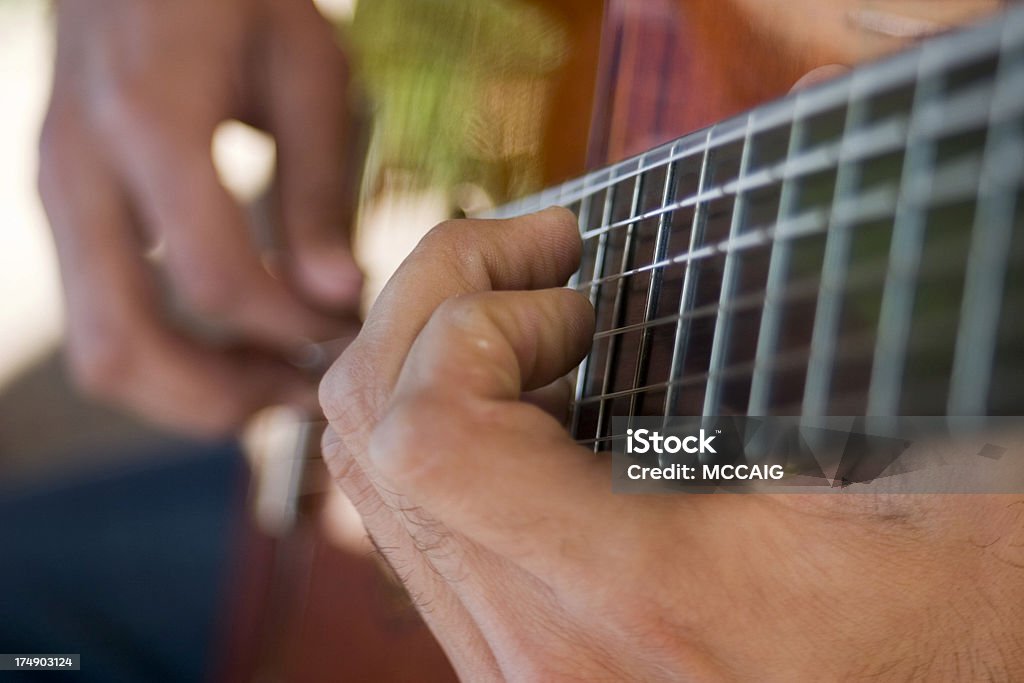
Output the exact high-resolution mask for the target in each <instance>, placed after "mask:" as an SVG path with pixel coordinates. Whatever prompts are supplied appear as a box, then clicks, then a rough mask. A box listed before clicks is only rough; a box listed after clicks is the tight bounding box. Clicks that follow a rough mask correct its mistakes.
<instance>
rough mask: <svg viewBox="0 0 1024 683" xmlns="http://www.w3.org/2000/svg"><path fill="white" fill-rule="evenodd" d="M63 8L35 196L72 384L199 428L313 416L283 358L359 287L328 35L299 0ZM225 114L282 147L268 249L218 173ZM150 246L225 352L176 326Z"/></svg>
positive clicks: (121, 1)
mask: <svg viewBox="0 0 1024 683" xmlns="http://www.w3.org/2000/svg"><path fill="white" fill-rule="evenodd" d="M57 15H58V16H57V19H58V50H57V61H56V74H55V81H54V91H53V96H52V100H51V104H50V110H49V113H48V115H47V120H46V124H45V126H44V131H43V135H42V142H41V168H40V189H41V193H42V196H43V200H44V203H45V205H46V209H47V213H48V214H49V217H50V221H51V224H52V226H53V230H54V235H55V238H56V243H57V249H58V254H59V257H60V261H61V267H62V271H63V277H64V283H65V293H66V300H67V308H68V351H69V360H70V364H71V368H72V371H73V374H74V375H75V376H76V378H77V379H78V380H79V382H80V383H81V384H83V385H84V386H85V388H87V389H89V390H91V391H93V392H94V393H97V394H100V395H102V396H104V397H106V398H108V399H111V400H113V401H115V402H117V403H120V404H123V405H125V406H128V407H131V408H133V409H135V410H137V411H138V412H141V413H142V414H144V415H146V416H148V417H149V418H151V419H154V420H157V421H159V422H162V423H165V424H168V425H171V426H174V427H182V428H186V429H189V430H193V431H197V432H200V433H216V432H222V431H224V430H227V429H230V428H232V427H234V426H236V425H237V424H238V423H239V422H240V421H242V420H243V419H244V418H245V417H246V416H248V415H249V414H250V413H251V412H252V411H253V410H255V409H258V408H260V407H263V406H265V405H268V404H274V403H281V402H288V403H296V404H301V405H312V406H313V407H315V390H314V388H313V387H312V386H311V385H310V383H309V382H308V380H307V379H306V378H304V377H303V376H302V374H301V373H300V372H299V371H298V370H296V369H295V368H294V367H292V366H291V365H290V364H288V363H286V362H285V360H284V359H285V358H286V357H287V356H288V354H289V353H292V352H294V350H295V349H296V348H297V347H299V346H301V345H302V344H303V343H305V342H308V341H309V340H320V339H326V338H334V337H338V336H342V335H343V334H345V333H346V331H347V330H351V329H352V325H353V323H354V317H355V311H356V308H357V306H358V300H359V294H360V289H361V275H360V273H359V270H358V268H357V266H356V265H355V262H354V261H353V259H352V256H351V253H350V251H349V244H348V231H349V224H350V220H351V215H352V198H353V197H354V185H355V183H356V181H357V172H356V169H357V168H358V165H357V164H358V163H359V162H358V161H357V160H355V159H353V158H352V157H353V156H354V155H353V154H352V151H353V147H357V146H358V145H357V143H355V141H353V140H352V139H351V138H350V136H349V132H350V128H351V127H352V125H353V124H352V116H351V114H350V110H349V106H348V100H347V86H348V68H347V65H346V62H345V59H344V56H343V55H342V53H341V52H340V50H339V49H338V46H337V45H336V43H335V41H334V37H333V35H332V31H331V28H330V26H329V25H328V23H327V22H326V21H325V20H324V19H323V17H321V16H320V15H319V13H318V12H317V10H316V9H315V8H314V7H313V5H312V3H311V2H309V0H217V1H216V2H211V1H209V0H175V1H174V2H156V1H155V0H131V1H125V0H69V1H66V2H60V3H59V4H58V12H57ZM232 118H234V119H239V120H241V121H244V122H247V123H250V124H252V125H254V126H257V127H259V128H262V129H264V130H266V131H268V132H270V133H271V134H272V135H273V136H274V138H275V140H276V143H277V172H276V179H275V183H276V184H275V196H274V199H275V200H276V201H275V202H274V203H275V206H276V209H277V211H276V212H275V213H276V214H277V215H275V216H274V219H275V220H276V221H277V222H279V223H280V225H281V227H282V231H283V235H281V236H280V237H281V240H280V241H281V244H280V245H278V246H279V249H278V250H277V252H276V253H273V254H268V253H262V250H261V249H260V248H259V247H258V246H257V245H256V244H255V242H254V240H253V239H252V235H251V232H250V230H249V228H248V227H247V221H246V216H245V213H244V211H243V209H242V208H241V207H240V206H238V205H237V203H236V202H235V201H234V199H233V198H232V197H231V196H230V195H229V193H228V192H227V191H226V190H225V188H224V187H222V185H221V184H220V182H219V179H218V177H217V173H216V170H215V168H214V165H213V161H212V158H211V139H212V136H213V132H214V129H215V128H216V126H217V125H218V124H220V123H221V122H222V121H224V120H227V119H232ZM155 245H160V246H161V249H160V253H161V259H160V260H161V263H160V265H161V266H162V267H163V268H162V269H163V271H164V275H165V276H166V279H167V280H168V284H169V286H170V289H171V295H172V298H174V299H176V300H178V301H179V304H180V305H183V306H184V307H186V308H187V309H190V310H191V311H192V312H193V313H198V314H200V315H201V316H204V317H205V318H207V319H210V320H211V321H213V322H215V323H217V325H218V327H219V328H220V329H219V335H220V337H221V339H219V341H218V343H213V341H211V340H210V339H209V338H207V339H206V340H205V341H201V340H200V338H199V337H198V336H197V335H195V334H189V333H186V332H184V331H183V330H182V329H180V326H178V325H175V324H174V323H173V322H172V321H171V319H170V318H171V316H170V315H169V314H168V313H167V309H168V306H167V302H166V301H165V300H164V299H165V297H164V292H163V291H162V289H161V287H160V286H158V282H156V280H155V278H154V276H153V273H152V272H151V268H150V267H149V264H148V263H147V257H146V253H147V251H150V250H152V249H153V247H154V246H155ZM268 257H272V258H268ZM267 263H271V264H272V265H273V269H271V268H268V267H267V265H266V264H267ZM272 271H273V272H272ZM224 336H227V337H228V340H227V341H225V340H224V339H223V337H224Z"/></svg>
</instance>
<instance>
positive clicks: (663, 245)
mask: <svg viewBox="0 0 1024 683" xmlns="http://www.w3.org/2000/svg"><path fill="white" fill-rule="evenodd" d="M675 169H676V166H675V164H674V163H669V164H668V165H667V167H666V169H665V184H664V186H663V187H662V189H661V205H662V206H665V205H667V204H670V203H671V202H672V198H673V195H674V191H675V180H676V174H675ZM671 219H672V214H671V213H664V214H662V215H661V217H660V218H659V219H658V235H657V237H656V238H655V247H654V258H653V262H654V263H658V262H659V261H663V260H664V259H665V256H666V254H667V252H668V243H669V234H670V231H671V229H672V225H671ZM663 275H664V268H654V269H653V270H652V271H651V281H650V283H649V285H648V287H647V301H646V303H645V305H644V322H645V323H649V322H650V321H651V320H653V319H654V316H655V315H656V314H657V312H658V299H659V298H660V296H661V281H662V276H663ZM652 341H653V335H652V334H651V328H650V327H649V326H647V325H645V326H644V328H643V331H642V332H641V334H640V345H639V348H638V349H637V356H636V372H635V374H634V377H633V386H634V387H639V386H643V385H644V384H645V383H646V382H647V373H648V369H649V365H650V360H651V358H650V355H651V343H652ZM637 400H638V399H637V396H636V395H633V396H632V397H631V398H630V401H629V414H630V415H636V413H637Z"/></svg>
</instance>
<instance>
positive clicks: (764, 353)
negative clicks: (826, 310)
mask: <svg viewBox="0 0 1024 683" xmlns="http://www.w3.org/2000/svg"><path fill="white" fill-rule="evenodd" d="M801 102H802V100H801V99H800V97H799V94H798V96H797V100H796V107H795V109H796V114H795V116H794V122H793V125H792V127H791V129H790V132H789V146H788V149H787V150H786V157H787V158H790V157H792V156H793V155H795V154H797V153H799V151H800V148H801V147H802V146H803V143H804V138H805V131H806V128H805V120H804V119H802V118H801V116H802V113H801V111H800V103H801ZM841 140H842V137H841V136H840V141H841ZM797 198H798V197H797V188H796V186H795V185H794V183H793V182H791V180H790V179H786V180H783V182H782V189H781V191H780V195H779V210H778V214H777V217H776V222H777V223H781V222H784V221H786V220H789V219H790V218H791V217H792V215H793V213H794V212H795V211H796V202H797ZM791 244H792V242H791V240H773V242H772V252H771V256H770V257H769V260H768V278H767V282H766V283H765V300H764V308H763V309H762V311H761V324H760V330H759V331H758V335H757V347H756V349H755V351H754V374H753V377H752V378H751V383H750V397H749V400H748V403H747V414H748V415H765V414H767V412H768V402H769V396H770V391H771V371H770V368H769V365H768V363H766V362H765V361H766V360H767V359H768V358H769V357H771V355H773V354H774V353H775V348H776V347H777V345H778V337H779V326H780V325H781V323H782V301H780V300H779V299H782V298H784V297H783V294H782V293H783V290H784V288H785V285H786V277H787V276H788V274H789V256H790V252H791V249H790V246H791Z"/></svg>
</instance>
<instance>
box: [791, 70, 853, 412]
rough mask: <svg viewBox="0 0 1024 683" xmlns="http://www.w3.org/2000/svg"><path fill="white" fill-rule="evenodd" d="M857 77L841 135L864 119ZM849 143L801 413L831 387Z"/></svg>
mask: <svg viewBox="0 0 1024 683" xmlns="http://www.w3.org/2000/svg"><path fill="white" fill-rule="evenodd" d="M859 82H860V81H859V79H858V78H857V76H856V75H854V78H853V82H852V84H851V86H850V92H851V97H850V105H849V107H848V108H847V111H846V121H845V122H844V124H843V136H844V137H847V135H848V133H849V132H851V131H855V130H857V129H859V128H860V126H861V125H862V124H863V122H864V120H865V119H866V117H867V105H866V104H865V101H864V100H863V99H857V97H856V96H855V93H856V92H857V90H858V84H859ZM848 150H849V147H848V146H846V145H844V146H843V147H841V148H840V154H839V164H838V170H837V172H836V191H835V196H834V198H833V204H832V212H831V215H830V216H829V221H828V227H827V228H826V232H827V235H828V236H827V237H826V240H825V255H824V259H823V261H822V270H821V290H820V292H819V293H818V301H817V304H816V305H815V313H814V327H813V330H812V332H811V352H810V357H809V358H808V360H807V375H806V376H805V380H804V396H803V402H802V409H801V412H802V413H803V414H804V415H806V416H808V417H817V416H820V415H824V414H825V411H826V409H827V406H828V397H829V393H830V391H831V385H832V372H833V370H832V368H833V365H834V362H835V349H836V339H837V337H838V334H839V315H840V312H841V311H842V305H843V293H844V288H845V287H846V284H847V275H848V270H849V267H850V258H851V256H850V250H851V247H852V243H853V230H854V225H855V223H854V222H853V221H851V220H850V219H849V217H848V216H845V215H843V214H842V213H841V212H839V211H837V210H836V207H837V206H838V205H840V204H841V203H842V202H845V201H848V200H850V199H856V189H857V186H858V185H859V184H860V177H861V170H860V165H859V164H858V163H856V162H855V161H854V160H851V158H850V154H849V151H848Z"/></svg>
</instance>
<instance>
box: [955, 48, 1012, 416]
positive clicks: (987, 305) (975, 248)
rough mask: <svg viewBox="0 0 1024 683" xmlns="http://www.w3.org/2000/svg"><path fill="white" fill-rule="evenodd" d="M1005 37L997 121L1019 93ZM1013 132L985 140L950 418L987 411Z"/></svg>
mask: <svg viewBox="0 0 1024 683" xmlns="http://www.w3.org/2000/svg"><path fill="white" fill-rule="evenodd" d="M1008 33H1009V31H1007V32H1005V33H1004V37H1003V41H1002V48H1003V49H1002V51H1001V55H1000V62H999V65H998V67H997V69H996V77H995V78H996V88H995V94H994V96H993V98H992V105H991V107H990V118H995V113H996V112H997V111H998V110H999V109H1000V106H1001V104H1002V102H1003V100H1004V99H1009V100H1012V99H1014V95H1016V93H1018V92H1020V91H1019V90H1016V89H1012V88H1013V86H1012V85H1011V84H1010V79H1009V77H1008V76H1007V72H1008V71H1009V70H1010V67H1009V66H1008V64H1007V62H1008V61H1009V60H1010V55H1008V54H1007V50H1008V46H1007V42H1008V40H1007V34H1008ZM1014 66H1016V67H1017V68H1021V67H1022V66H1024V57H1020V56H1017V58H1016V63H1015V64H1014ZM1016 128H1017V127H1016V126H1014V125H1012V124H993V125H992V127H991V128H990V129H989V133H988V137H987V139H986V140H985V151H984V156H983V162H982V171H981V174H980V180H979V185H978V207H977V210H976V212H975V218H974V226H973V228H972V230H973V233H972V235H971V244H970V247H969V250H968V257H967V274H966V280H965V283H964V293H963V301H962V303H961V312H960V325H959V328H958V330H957V335H956V346H955V352H954V357H953V370H952V376H951V380H950V389H949V397H948V401H947V413H948V414H950V415H985V414H986V413H987V412H988V395H989V389H990V386H991V382H992V371H993V366H994V362H995V350H996V338H997V335H998V333H999V323H1000V316H1001V311H1002V303H1003V284H1004V281H1005V278H1006V271H1007V266H1008V260H1009V257H1010V249H1011V247H1012V241H1013V233H1014V224H1015V215H1016V212H1017V192H1016V188H1017V187H1018V186H1019V185H1020V183H1021V181H1022V180H1024V168H1022V159H1021V157H1022V156H1024V154H1022V153H1024V136H1022V135H1021V134H1020V133H1019V132H1018V131H1017V130H1016Z"/></svg>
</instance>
